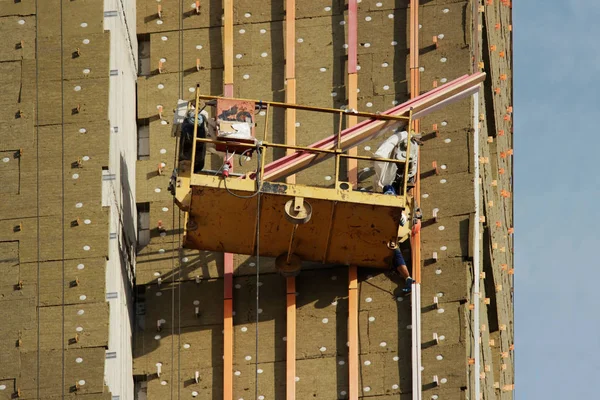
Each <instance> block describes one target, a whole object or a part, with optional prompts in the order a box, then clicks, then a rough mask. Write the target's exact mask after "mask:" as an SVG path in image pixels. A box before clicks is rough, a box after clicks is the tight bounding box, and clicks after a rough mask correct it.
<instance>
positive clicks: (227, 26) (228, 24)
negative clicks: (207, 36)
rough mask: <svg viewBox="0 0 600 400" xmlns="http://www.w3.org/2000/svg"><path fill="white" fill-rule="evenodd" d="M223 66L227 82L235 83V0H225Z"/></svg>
mask: <svg viewBox="0 0 600 400" xmlns="http://www.w3.org/2000/svg"><path fill="white" fill-rule="evenodd" d="M223 13H224V21H223V66H224V71H223V75H224V79H225V84H226V85H227V84H232V83H233V0H223Z"/></svg>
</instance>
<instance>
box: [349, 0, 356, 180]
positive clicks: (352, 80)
mask: <svg viewBox="0 0 600 400" xmlns="http://www.w3.org/2000/svg"><path fill="white" fill-rule="evenodd" d="M347 43H348V83H347V85H348V86H347V87H348V108H350V109H354V110H358V91H357V88H358V75H357V73H358V69H357V68H356V66H357V64H358V54H357V51H358V48H357V47H358V1H357V0H348V40H347ZM357 123H358V118H357V117H355V116H349V117H348V127H351V126H354V125H356V124H357ZM348 154H349V155H351V156H355V155H357V154H358V149H357V148H356V147H353V148H352V149H350V150H348ZM347 162H348V180H349V181H350V182H351V183H352V185H353V187H354V188H355V189H356V185H357V183H358V182H357V181H358V160H357V159H353V158H349V159H348V161H347Z"/></svg>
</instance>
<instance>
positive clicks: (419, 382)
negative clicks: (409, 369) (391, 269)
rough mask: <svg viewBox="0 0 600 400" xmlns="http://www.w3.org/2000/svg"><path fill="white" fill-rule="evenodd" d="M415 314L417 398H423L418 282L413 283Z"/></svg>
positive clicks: (419, 288) (419, 291)
mask: <svg viewBox="0 0 600 400" xmlns="http://www.w3.org/2000/svg"><path fill="white" fill-rule="evenodd" d="M414 289H415V304H416V307H415V314H416V321H417V333H416V337H417V388H418V390H417V399H418V400H421V399H422V398H423V392H422V388H423V382H422V373H421V369H422V368H421V366H422V365H423V363H422V360H421V284H420V283H416V284H415V287H414Z"/></svg>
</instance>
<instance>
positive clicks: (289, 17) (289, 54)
mask: <svg viewBox="0 0 600 400" xmlns="http://www.w3.org/2000/svg"><path fill="white" fill-rule="evenodd" d="M285 78H286V79H294V78H296V0H286V1H285ZM288 84H289V83H288ZM288 89H289V87H288ZM286 91H287V90H286ZM286 101H287V100H286ZM288 102H289V101H288Z"/></svg>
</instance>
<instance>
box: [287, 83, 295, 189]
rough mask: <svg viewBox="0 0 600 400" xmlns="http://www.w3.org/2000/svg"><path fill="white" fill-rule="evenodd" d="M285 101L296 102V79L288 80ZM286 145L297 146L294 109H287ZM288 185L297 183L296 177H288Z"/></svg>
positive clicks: (290, 152) (291, 151) (292, 151)
mask: <svg viewBox="0 0 600 400" xmlns="http://www.w3.org/2000/svg"><path fill="white" fill-rule="evenodd" d="M285 101H286V103H295V102H296V79H295V78H291V79H288V80H287V87H286V89H285ZM285 143H286V144H289V145H292V146H295V145H296V110H294V109H292V108H286V109H285ZM286 152H287V154H288V155H289V154H292V153H294V150H293V149H287V151H286ZM286 182H287V183H296V176H295V175H290V176H288V177H286Z"/></svg>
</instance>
